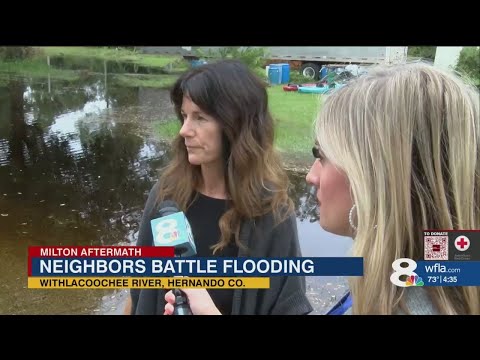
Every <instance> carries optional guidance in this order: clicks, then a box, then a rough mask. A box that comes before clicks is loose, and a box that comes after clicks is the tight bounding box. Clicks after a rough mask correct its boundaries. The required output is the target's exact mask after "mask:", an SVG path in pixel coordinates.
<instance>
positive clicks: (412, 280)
mask: <svg viewBox="0 0 480 360" xmlns="http://www.w3.org/2000/svg"><path fill="white" fill-rule="evenodd" d="M402 264H407V266H405V267H403V266H402ZM392 268H393V273H392V274H391V275H390V281H391V282H392V284H394V285H397V286H400V287H409V286H423V285H424V284H423V280H422V278H421V277H420V276H418V275H417V273H415V271H414V270H415V269H416V268H417V263H416V262H415V261H414V260H412V259H408V258H402V259H397V260H395V261H394V262H393V263H392Z"/></svg>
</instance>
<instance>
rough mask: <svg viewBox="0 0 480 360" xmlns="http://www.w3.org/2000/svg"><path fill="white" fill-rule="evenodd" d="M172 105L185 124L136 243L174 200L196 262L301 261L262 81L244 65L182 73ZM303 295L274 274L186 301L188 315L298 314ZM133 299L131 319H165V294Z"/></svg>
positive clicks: (305, 304) (139, 293) (148, 237)
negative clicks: (257, 284) (249, 285)
mask: <svg viewBox="0 0 480 360" xmlns="http://www.w3.org/2000/svg"><path fill="white" fill-rule="evenodd" d="M171 99H172V102H173V104H174V106H175V111H176V114H177V116H178V118H179V120H180V122H181V125H182V127H181V129H180V132H179V135H178V136H177V138H176V139H175V141H174V144H173V150H174V154H173V159H172V161H171V162H170V164H169V165H168V166H167V167H166V168H165V169H164V170H163V171H162V174H161V177H160V179H159V181H158V182H157V184H155V186H154V187H153V189H152V190H151V192H150V195H149V198H148V200H147V203H146V206H145V210H144V214H143V218H142V223H141V226H140V233H139V238H138V242H137V245H142V246H151V245H152V244H153V239H152V233H151V230H150V220H151V219H152V218H153V217H154V215H155V214H156V212H157V210H158V209H157V207H158V205H159V204H160V203H161V202H162V201H164V200H173V201H175V202H176V203H177V204H178V205H179V208H180V210H182V211H184V212H185V214H186V216H187V219H188V221H189V223H190V225H191V228H192V232H193V237H194V239H195V243H196V247H197V256H201V257H208V256H227V257H236V256H253V257H297V256H301V252H300V246H299V241H298V235H297V228H296V219H295V214H294V209H293V203H292V201H291V199H290V198H289V196H288V193H287V188H288V177H287V175H286V172H285V171H284V169H283V167H282V164H281V161H280V159H279V157H278V155H277V153H276V151H275V150H274V146H273V140H274V122H273V119H272V116H271V115H270V112H269V109H268V96H267V92H266V89H265V85H264V83H263V82H262V81H261V80H260V79H258V78H257V77H256V76H255V75H254V74H252V73H251V72H250V71H249V69H248V68H247V67H246V66H245V65H243V64H242V63H241V62H238V61H233V60H224V61H219V62H216V63H211V64H206V65H202V66H200V67H197V68H193V69H191V70H189V71H188V72H186V73H185V74H183V75H182V76H181V77H180V78H179V79H178V80H177V81H176V83H175V85H174V86H173V88H172V91H171ZM305 291H306V289H305V278H304V277H301V276H290V277H288V276H274V277H272V278H271V280H270V288H269V289H232V290H229V289H220V290H210V289H209V290H204V289H200V290H197V291H195V292H194V294H195V295H194V296H193V295H192V296H191V298H190V299H189V300H190V306H191V308H192V311H193V313H194V314H224V315H227V314H235V315H238V314H252V315H253V314H256V315H267V314H293V315H296V314H307V313H309V312H311V311H312V310H313V309H312V307H311V305H310V303H309V301H308V300H307V298H306V295H305ZM130 293H131V304H129V306H128V307H127V310H126V312H127V313H130V314H163V313H164V312H165V313H167V314H168V313H169V311H168V309H169V306H168V305H167V304H168V302H167V301H166V300H165V297H166V298H167V300H168V298H169V296H170V295H171V292H169V293H167V294H166V291H164V290H151V289H146V290H135V289H132V290H131V291H130ZM186 294H187V296H189V294H191V292H190V291H188V290H186ZM165 309H166V310H165Z"/></svg>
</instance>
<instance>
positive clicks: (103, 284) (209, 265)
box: [28, 246, 363, 289]
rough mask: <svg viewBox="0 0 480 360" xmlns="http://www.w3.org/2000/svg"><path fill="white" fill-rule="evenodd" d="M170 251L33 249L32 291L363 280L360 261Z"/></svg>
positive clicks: (263, 285) (30, 265) (30, 257)
mask: <svg viewBox="0 0 480 360" xmlns="http://www.w3.org/2000/svg"><path fill="white" fill-rule="evenodd" d="M173 254H174V252H173V248H170V247H141V246H139V247H136V246H79V247H77V246H67V247H64V246H51V247H30V248H29V254H28V287H29V288H43V289H74V288H93V289H102V288H147V289H151V288H166V289H169V288H256V289H262V288H269V287H270V278H271V277H274V276H285V275H287V276H363V258H358V257H292V258H251V257H235V258H227V257H218V258H217V257H209V258H203V257H183V258H182V257H174V256H173Z"/></svg>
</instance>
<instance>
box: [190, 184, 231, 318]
mask: <svg viewBox="0 0 480 360" xmlns="http://www.w3.org/2000/svg"><path fill="white" fill-rule="evenodd" d="M226 210H227V201H226V200H223V199H215V198H212V197H208V196H206V195H203V194H201V193H198V196H197V199H196V200H195V201H194V203H193V204H192V205H191V206H190V207H189V208H188V210H187V212H186V214H185V215H186V216H187V219H188V222H189V223H190V226H191V227H192V233H193V239H194V241H195V246H196V248H197V256H201V257H210V256H213V250H212V249H211V246H213V245H215V244H216V243H218V241H219V240H220V227H219V226H218V221H219V220H220V218H221V217H222V215H223V214H224V213H225V211H226ZM237 255H238V247H237V246H236V245H234V244H230V245H229V246H227V247H226V248H224V249H222V251H217V252H216V253H215V256H218V257H237ZM207 291H208V293H209V294H210V296H211V297H212V300H213V302H214V303H215V305H216V306H217V308H218V310H219V311H220V312H221V313H222V314H223V315H228V314H230V313H231V311H232V297H233V289H207Z"/></svg>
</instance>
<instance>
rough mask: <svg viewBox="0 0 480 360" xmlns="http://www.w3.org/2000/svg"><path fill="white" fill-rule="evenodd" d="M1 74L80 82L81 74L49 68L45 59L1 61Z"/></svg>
mask: <svg viewBox="0 0 480 360" xmlns="http://www.w3.org/2000/svg"><path fill="white" fill-rule="evenodd" d="M0 73H9V74H18V75H23V76H27V77H46V76H48V74H49V73H50V78H51V79H56V80H78V79H79V78H80V73H79V72H78V71H73V70H61V69H54V68H49V67H48V64H47V62H46V61H45V59H40V58H32V59H28V60H21V61H5V62H2V61H0Z"/></svg>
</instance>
